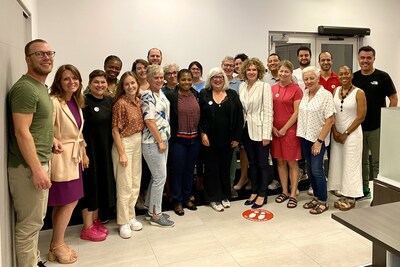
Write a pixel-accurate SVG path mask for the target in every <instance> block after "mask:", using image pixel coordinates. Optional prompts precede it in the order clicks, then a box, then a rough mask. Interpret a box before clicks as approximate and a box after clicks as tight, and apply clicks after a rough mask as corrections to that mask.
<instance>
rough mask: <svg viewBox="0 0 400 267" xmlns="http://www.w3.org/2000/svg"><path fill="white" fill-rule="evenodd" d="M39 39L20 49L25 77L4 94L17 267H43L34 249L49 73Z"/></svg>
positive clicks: (43, 192)
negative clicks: (7, 117) (6, 100)
mask: <svg viewBox="0 0 400 267" xmlns="http://www.w3.org/2000/svg"><path fill="white" fill-rule="evenodd" d="M54 55H55V52H54V51H52V50H51V48H50V46H49V45H48V43H47V42H46V41H44V40H40V39H36V40H33V41H31V42H29V43H28V44H27V45H26V46H25V61H26V63H27V66H28V72H27V73H26V74H25V75H23V76H22V77H21V78H20V79H19V80H18V81H17V82H16V83H15V84H14V85H13V87H12V88H11V90H10V92H9V94H8V112H7V113H8V116H9V122H10V126H9V142H8V161H7V167H8V178H9V186H10V193H11V197H12V200H13V204H14V209H15V213H16V223H15V251H16V255H17V265H18V266H29V267H32V266H36V265H38V266H44V265H43V264H42V263H41V259H40V252H39V250H38V241H39V231H40V229H41V228H42V226H43V219H44V217H45V216H46V209H47V199H48V192H49V190H48V189H49V188H50V186H51V181H50V177H49V165H48V163H49V160H50V157H51V150H52V146H53V105H52V102H51V100H50V98H49V95H48V92H47V87H46V85H45V81H46V78H47V75H48V74H49V73H50V72H51V70H52V69H53V57H54Z"/></svg>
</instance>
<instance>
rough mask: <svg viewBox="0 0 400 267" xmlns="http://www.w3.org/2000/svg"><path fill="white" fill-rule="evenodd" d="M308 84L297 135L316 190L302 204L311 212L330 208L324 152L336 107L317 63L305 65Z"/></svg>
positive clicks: (302, 102)
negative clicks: (310, 197) (316, 65)
mask: <svg viewBox="0 0 400 267" xmlns="http://www.w3.org/2000/svg"><path fill="white" fill-rule="evenodd" d="M303 81H304V83H305V85H306V90H304V95H303V98H302V100H301V102H300V106H299V114H298V118H297V136H299V137H300V143H301V149H302V151H303V155H304V158H305V160H306V162H307V173H308V177H309V179H310V182H311V186H312V189H313V190H314V196H315V197H314V198H313V199H312V200H311V201H310V202H307V203H305V204H304V205H303V208H305V209H310V213H311V214H321V213H323V212H324V211H326V210H328V208H329V207H328V204H327V203H326V200H327V191H326V177H325V172H324V153H325V149H326V146H328V145H329V133H330V131H331V127H332V125H333V115H334V113H335V107H334V103H333V97H332V94H331V93H330V92H329V91H328V90H325V89H324V87H323V86H321V85H320V84H319V71H318V69H317V68H315V67H307V68H304V69H303Z"/></svg>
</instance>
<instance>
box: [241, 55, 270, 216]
mask: <svg viewBox="0 0 400 267" xmlns="http://www.w3.org/2000/svg"><path fill="white" fill-rule="evenodd" d="M264 73H265V67H264V65H263V64H262V62H261V61H260V60H259V59H258V58H251V59H247V60H245V61H244V62H243V64H242V67H241V68H240V75H241V77H242V78H243V79H244V82H242V83H241V84H240V87H239V96H240V101H241V102H242V105H243V114H244V122H245V125H244V129H243V139H242V142H243V145H244V148H245V150H246V154H247V158H248V159H249V172H248V176H249V178H250V180H251V182H252V187H253V188H252V193H251V195H250V197H249V199H248V200H246V202H245V203H244V204H245V205H252V206H251V207H252V208H253V209H256V208H261V207H262V206H263V205H264V204H266V203H267V186H268V183H269V180H271V178H272V173H271V170H270V166H269V165H268V156H269V148H270V141H271V133H272V121H273V110H272V96H271V86H270V85H269V84H268V83H264V82H263V81H262V79H263V77H264Z"/></svg>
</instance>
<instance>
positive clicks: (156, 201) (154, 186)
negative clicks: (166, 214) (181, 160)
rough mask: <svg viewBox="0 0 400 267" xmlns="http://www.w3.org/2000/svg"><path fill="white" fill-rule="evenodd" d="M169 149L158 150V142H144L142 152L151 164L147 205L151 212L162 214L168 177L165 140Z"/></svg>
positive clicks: (148, 163) (149, 164) (151, 213)
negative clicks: (163, 197) (161, 151)
mask: <svg viewBox="0 0 400 267" xmlns="http://www.w3.org/2000/svg"><path fill="white" fill-rule="evenodd" d="M164 143H165V145H166V146H167V150H166V151H165V152H163V153H160V152H159V151H158V144H155V143H154V144H144V143H142V152H143V156H144V159H145V160H146V162H147V165H148V166H149V169H150V172H151V178H150V183H149V188H148V189H147V195H146V201H145V206H146V207H148V209H149V214H150V215H153V213H154V214H155V215H159V214H161V204H162V196H163V191H164V185H165V181H166V179H167V158H168V142H167V141H164Z"/></svg>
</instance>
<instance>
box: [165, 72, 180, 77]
mask: <svg viewBox="0 0 400 267" xmlns="http://www.w3.org/2000/svg"><path fill="white" fill-rule="evenodd" d="M177 74H178V72H176V71H171V72H166V73H165V75H168V76H170V75H177Z"/></svg>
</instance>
